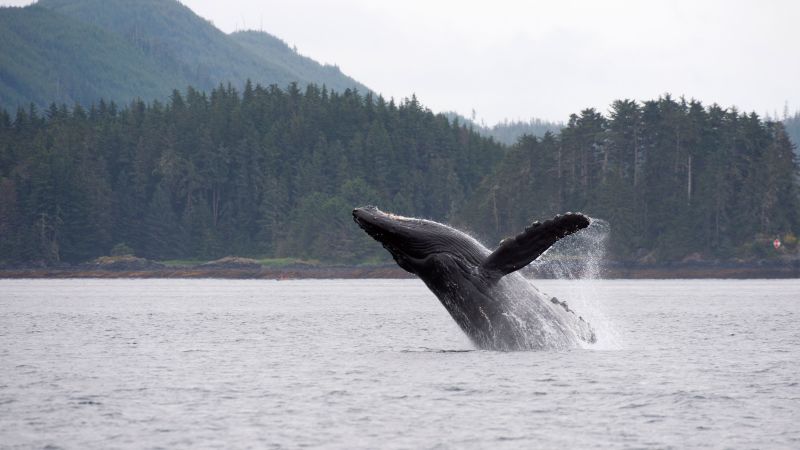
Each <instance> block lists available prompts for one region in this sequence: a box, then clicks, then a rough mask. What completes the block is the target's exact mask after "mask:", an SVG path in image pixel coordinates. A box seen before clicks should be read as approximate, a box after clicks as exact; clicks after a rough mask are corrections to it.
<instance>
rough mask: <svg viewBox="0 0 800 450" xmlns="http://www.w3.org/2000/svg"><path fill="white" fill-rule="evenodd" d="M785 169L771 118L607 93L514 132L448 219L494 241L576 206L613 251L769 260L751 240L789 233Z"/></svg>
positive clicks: (790, 176) (787, 150) (793, 227)
mask: <svg viewBox="0 0 800 450" xmlns="http://www.w3.org/2000/svg"><path fill="white" fill-rule="evenodd" d="M797 175H798V167H797V163H796V161H795V159H794V158H793V154H792V144H791V142H790V141H789V139H788V137H787V134H786V132H785V130H784V128H783V125H782V124H781V123H776V122H769V121H766V122H765V121H762V120H760V119H759V118H758V116H756V115H755V114H749V115H742V114H739V113H738V112H737V111H736V110H723V109H722V108H720V107H719V106H717V105H713V106H711V107H708V108H704V107H703V106H702V105H701V104H700V103H699V102H695V101H692V102H686V101H684V100H683V99H680V100H675V99H673V98H671V97H669V96H665V97H663V98H660V99H658V100H656V101H648V102H644V103H643V104H639V103H636V102H633V101H629V100H625V101H617V102H615V103H614V104H613V105H612V107H611V114H610V115H609V117H604V116H602V115H600V114H599V113H598V112H597V111H595V110H593V109H588V110H585V111H582V112H581V114H580V115H573V116H571V117H570V121H569V123H568V124H567V126H566V127H565V128H564V130H563V131H562V132H561V134H560V135H559V136H555V135H547V136H545V137H544V138H542V139H537V138H530V137H529V138H523V139H521V140H520V141H519V143H518V144H517V145H515V146H514V147H513V148H512V149H511V150H510V151H509V153H508V155H507V156H506V158H505V159H504V160H503V162H502V163H501V164H500V165H499V167H498V169H497V171H496V172H495V173H494V174H493V175H492V176H490V177H488V178H487V179H485V180H484V181H483V183H482V184H481V186H480V188H479V189H478V190H477V191H476V192H475V194H474V195H473V196H472V198H471V199H470V200H469V201H468V203H467V205H466V206H465V207H464V208H462V210H461V213H460V214H459V217H458V220H459V221H460V222H462V223H466V224H469V225H471V226H472V227H474V229H476V230H477V231H479V232H480V233H481V234H482V235H484V236H489V237H491V238H492V239H499V238H501V237H503V236H507V235H513V234H515V233H516V232H517V231H518V230H519V229H521V228H522V227H524V226H525V224H526V223H529V221H530V220H531V218H532V217H536V218H548V217H551V216H553V215H554V214H557V213H560V212H563V211H569V210H572V211H583V212H585V213H588V214H590V215H591V216H594V217H598V218H602V219H605V220H607V221H608V222H610V224H611V230H612V235H611V239H610V246H611V251H612V255H613V257H615V258H618V259H636V260H638V259H651V258H653V257H655V258H656V260H662V261H672V260H681V259H683V258H684V257H687V256H688V255H691V254H694V253H700V254H702V255H704V256H705V257H707V258H729V257H734V256H738V257H745V258H753V257H758V258H761V257H767V256H777V255H778V254H779V253H777V252H775V251H773V250H772V249H771V247H770V245H762V244H764V242H766V243H769V242H771V240H770V239H767V241H764V239H766V238H765V237H764V236H777V235H781V234H785V233H793V234H794V235H796V234H797V232H798V229H799V228H800V216H799V213H800V204H799V203H798V178H797ZM761 241H764V242H761Z"/></svg>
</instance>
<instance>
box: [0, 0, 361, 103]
mask: <svg viewBox="0 0 800 450" xmlns="http://www.w3.org/2000/svg"><path fill="white" fill-rule="evenodd" d="M0 38H2V42H3V45H2V46H0V62H2V65H0V106H2V107H5V108H8V109H12V110H13V109H14V108H16V107H17V106H18V105H26V104H27V103H29V102H33V103H35V104H38V105H39V106H45V105H47V104H48V103H50V102H52V101H57V102H66V103H73V102H79V103H82V104H87V103H91V102H94V101H96V100H97V99H99V98H100V97H103V98H107V99H113V100H117V101H122V102H125V101H128V100H131V99H133V98H136V97H141V98H144V99H154V98H164V97H166V96H167V95H168V94H169V93H170V92H172V90H173V89H175V88H181V87H183V86H185V85H187V84H188V85H192V86H195V87H197V88H200V89H210V88H212V87H214V86H216V85H218V84H219V83H228V82H230V83H232V84H234V86H241V85H243V84H244V81H245V80H247V79H251V80H253V81H254V82H258V83H261V84H265V85H269V84H277V85H279V86H286V85H287V84H289V83H291V82H298V83H299V84H300V85H305V84H308V83H316V84H320V85H322V84H324V85H326V86H328V87H329V88H331V89H334V90H338V91H343V90H344V89H347V88H356V89H358V90H360V91H362V92H364V91H368V89H367V88H366V87H365V86H363V85H362V84H360V83H358V82H357V81H355V80H353V79H352V78H350V77H347V76H346V75H344V74H342V72H341V71H340V70H339V69H338V68H337V67H333V66H323V65H321V64H319V63H317V62H315V61H313V60H312V59H310V58H307V57H304V56H302V55H299V54H297V53H296V52H295V51H293V50H292V49H291V48H289V46H288V45H286V43H285V42H283V41H281V40H280V39H277V38H275V37H274V36H271V35H269V34H267V33H263V32H240V33H234V34H232V35H228V34H225V33H223V32H222V31H220V30H219V29H217V28H216V27H214V25H212V24H211V23H210V22H209V21H207V20H205V19H203V18H201V17H199V16H197V15H196V14H195V13H194V12H192V10H190V9H189V8H187V7H186V6H184V5H182V4H181V3H180V2H178V1H177V0H137V1H128V0H40V1H39V2H38V3H37V4H35V5H32V6H28V7H25V8H0Z"/></svg>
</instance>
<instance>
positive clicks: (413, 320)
mask: <svg viewBox="0 0 800 450" xmlns="http://www.w3.org/2000/svg"><path fill="white" fill-rule="evenodd" d="M536 285H537V286H539V287H540V288H542V289H543V290H545V291H547V292H548V293H551V294H553V295H557V296H558V297H559V298H561V299H566V300H567V301H569V302H570V306H571V307H573V308H574V309H576V310H577V311H578V312H579V313H583V314H584V317H588V318H589V319H590V320H591V321H592V322H593V323H594V325H595V327H596V328H597V329H598V334H599V337H600V342H599V343H598V345H597V346H595V347H593V348H587V349H576V350H573V351H568V352H513V353H501V352H490V351H475V350H473V348H472V346H471V344H470V343H469V341H468V340H467V339H466V338H465V337H464V335H463V334H462V333H461V331H460V330H459V329H458V327H457V326H456V325H455V323H454V322H453V321H452V319H450V317H449V316H448V315H447V313H446V312H445V310H444V308H443V307H442V306H441V305H440V304H439V303H438V301H437V300H436V298H435V297H434V296H433V295H432V294H431V293H430V292H429V291H428V290H427V289H426V288H425V286H424V285H423V284H422V283H420V282H418V281H412V280H341V281H339V280H328V281H280V282H278V281H231V280H42V281H33V280H0V446H2V447H4V448H14V447H21V448H42V447H47V446H49V447H53V448H59V447H61V448H87V447H90V448H152V447H162V448H163V447H165V448H173V447H225V448H247V447H251V448H296V447H301V446H312V447H317V446H319V447H330V448H432V447H435V448H451V447H452V448H555V447H573V448H574V447H615V448H619V447H639V448H641V447H658V448H663V447H681V448H682V447H712V448H724V447H730V448H750V447H758V448H800V385H798V382H800V380H798V378H800V327H798V324H797V321H798V319H800V281H798V280H780V281H776V280H762V281H686V280H676V281H603V282H592V283H586V282H565V281H537V282H536Z"/></svg>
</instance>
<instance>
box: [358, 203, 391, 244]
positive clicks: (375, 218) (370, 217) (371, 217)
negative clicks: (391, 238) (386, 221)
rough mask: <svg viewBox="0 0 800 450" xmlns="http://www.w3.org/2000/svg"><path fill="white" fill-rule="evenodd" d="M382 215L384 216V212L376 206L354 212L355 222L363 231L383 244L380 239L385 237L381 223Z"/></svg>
mask: <svg viewBox="0 0 800 450" xmlns="http://www.w3.org/2000/svg"><path fill="white" fill-rule="evenodd" d="M380 214H383V212H382V211H381V210H379V209H378V208H376V207H374V206H365V207H363V208H356V209H354V210H353V220H354V221H355V222H356V223H357V224H358V226H359V227H361V229H362V230H364V231H366V232H367V234H369V235H370V236H372V237H373V238H375V239H376V240H378V241H380V242H382V239H380V237H382V236H383V234H384V233H385V231H384V228H383V227H382V226H381V224H380V221H379V215H380Z"/></svg>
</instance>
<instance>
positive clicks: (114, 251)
mask: <svg viewBox="0 0 800 450" xmlns="http://www.w3.org/2000/svg"><path fill="white" fill-rule="evenodd" d="M111 256H134V251H133V249H132V248H130V247H128V246H127V245H126V244H125V243H124V242H123V243H119V244H117V245H115V246H114V247H112V248H111Z"/></svg>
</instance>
